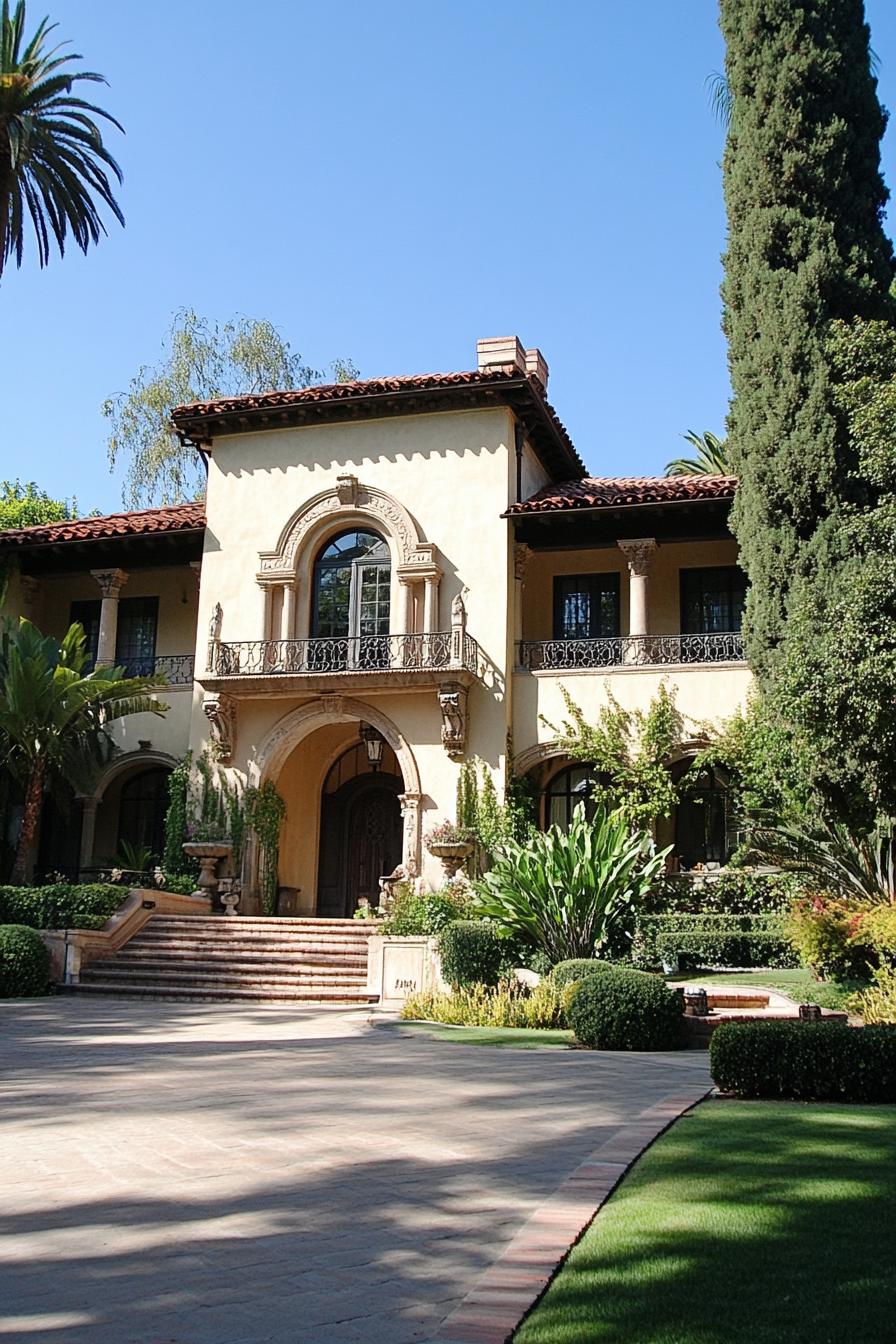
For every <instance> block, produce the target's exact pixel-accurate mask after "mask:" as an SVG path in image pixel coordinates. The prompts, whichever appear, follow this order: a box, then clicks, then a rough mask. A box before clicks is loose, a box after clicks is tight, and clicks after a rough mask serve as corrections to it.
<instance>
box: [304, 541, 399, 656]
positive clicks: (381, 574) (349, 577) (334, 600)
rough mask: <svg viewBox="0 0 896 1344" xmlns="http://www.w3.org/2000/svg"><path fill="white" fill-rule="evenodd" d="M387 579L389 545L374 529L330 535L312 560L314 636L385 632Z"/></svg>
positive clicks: (312, 629) (388, 575)
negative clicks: (314, 559) (329, 538)
mask: <svg viewBox="0 0 896 1344" xmlns="http://www.w3.org/2000/svg"><path fill="white" fill-rule="evenodd" d="M390 582H391V570H390V563H389V547H388V546H387V545H386V542H385V541H384V540H383V538H382V537H381V536H379V534H378V533H376V532H367V531H360V530H353V531H351V532H341V533H340V534H339V536H337V537H333V538H332V539H331V540H330V541H328V542H327V544H326V546H325V547H324V548H323V549H322V550H321V552H320V554H319V555H318V557H317V560H316V561H315V564H314V596H313V605H312V610H311V633H312V635H313V637H314V638H316V639H324V638H344V637H346V636H353V635H357V636H365V637H367V636H371V635H387V634H388V633H389V596H390Z"/></svg>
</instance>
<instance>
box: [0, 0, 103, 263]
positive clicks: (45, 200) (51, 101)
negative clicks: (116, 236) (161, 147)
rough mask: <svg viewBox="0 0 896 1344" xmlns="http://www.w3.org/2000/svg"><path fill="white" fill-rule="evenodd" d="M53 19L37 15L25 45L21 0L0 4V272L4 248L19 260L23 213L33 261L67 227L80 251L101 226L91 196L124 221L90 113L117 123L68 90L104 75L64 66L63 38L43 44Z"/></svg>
mask: <svg viewBox="0 0 896 1344" xmlns="http://www.w3.org/2000/svg"><path fill="white" fill-rule="evenodd" d="M56 27H58V25H57V24H51V23H50V21H49V19H42V20H41V22H40V23H39V24H38V27H37V31H36V32H35V34H34V36H33V37H32V38H31V40H30V42H28V43H27V45H26V43H25V0H18V3H17V4H16V6H15V9H14V10H13V12H12V14H10V11H9V0H2V4H0V275H2V274H3V270H4V268H5V265H6V262H7V261H8V260H9V258H10V257H11V256H13V255H14V256H15V259H16V265H17V266H21V264H22V252H23V248H24V239H25V221H26V217H27V216H30V218H31V224H32V227H33V229H34V233H35V237H36V239H37V253H38V257H39V259H40V264H41V266H46V264H47V262H48V261H49V259H50V239H51V235H52V237H54V238H55V239H56V244H57V246H58V248H59V254H60V256H61V255H62V254H63V253H64V251H65V241H66V237H67V236H68V234H69V233H71V236H72V237H73V238H74V240H75V242H76V243H77V245H78V247H80V249H81V251H82V252H86V251H87V249H88V247H89V246H90V244H91V243H96V242H98V241H99V236H100V233H105V232H106V227H105V225H104V224H103V221H102V219H101V218H100V215H99V212H98V210H97V202H96V198H97V197H99V198H100V200H102V201H104V202H105V204H106V205H107V206H108V207H109V209H110V210H111V211H112V213H113V214H114V215H115V218H116V219H117V220H118V221H119V223H120V224H124V216H123V214H122V213H121V210H120V208H119V206H118V203H117V201H116V200H115V197H114V196H113V194H112V185H111V183H110V174H111V176H113V177H115V178H116V179H117V180H118V181H119V182H121V180H122V178H121V169H120V168H119V166H118V164H117V163H116V162H115V160H114V159H113V158H112V155H111V154H110V153H109V151H108V149H106V147H105V145H104V144H103V137H102V135H101V134H100V130H99V127H98V126H97V123H96V120H95V118H97V117H102V118H103V119H104V120H106V121H109V122H111V123H112V125H113V126H117V127H118V129H119V130H121V129H122V127H121V126H120V125H119V123H118V122H117V121H116V120H115V118H114V117H112V116H110V115H109V113H108V112H104V111H103V110H102V108H100V107H95V106H94V105H93V103H86V102H84V100H83V99H81V98H75V97H72V96H71V95H72V87H73V85H74V84H75V83H76V82H77V81H78V80H93V81H95V82H99V83H100V84H105V83H106V80H105V79H103V76H102V75H98V74H95V73H94V72H93V71H92V70H79V71H78V72H77V73H73V72H72V71H71V70H70V69H68V68H67V67H69V66H70V65H71V64H72V62H73V61H80V60H81V59H82V58H81V57H80V56H78V55H76V54H74V53H71V54H68V55H60V53H61V51H62V48H63V46H67V45H68V44H67V43H62V44H61V45H59V46H54V47H49V46H48V44H47V38H48V37H49V34H50V33H51V32H52V31H53V29H54V28H56Z"/></svg>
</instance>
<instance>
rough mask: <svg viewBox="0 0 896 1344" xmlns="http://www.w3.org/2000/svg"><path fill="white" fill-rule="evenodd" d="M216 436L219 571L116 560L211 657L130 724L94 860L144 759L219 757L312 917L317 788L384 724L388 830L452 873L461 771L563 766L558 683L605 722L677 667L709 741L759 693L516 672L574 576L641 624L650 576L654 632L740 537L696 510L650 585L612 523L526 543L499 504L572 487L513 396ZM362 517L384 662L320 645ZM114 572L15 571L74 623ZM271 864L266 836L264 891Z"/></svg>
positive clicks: (429, 876)
mask: <svg viewBox="0 0 896 1344" xmlns="http://www.w3.org/2000/svg"><path fill="white" fill-rule="evenodd" d="M545 376H546V374H545ZM527 395H532V394H531V393H529V392H527ZM536 409H537V408H536ZM551 432H555V431H551ZM542 438H544V435H542ZM204 447H205V450H206V452H207V454H208V460H209V474H208V489H207V496H206V525H205V532H204V538H203V540H202V551H201V574H200V573H199V570H200V566H199V565H198V564H197V562H196V561H193V562H191V563H188V562H186V561H185V560H184V559H183V557H182V556H181V557H180V558H179V559H178V560H177V561H176V562H175V563H172V564H171V565H167V566H166V565H160V564H155V565H153V566H149V567H147V566H141V565H140V564H139V563H133V557H132V561H131V562H130V567H128V566H129V562H128V560H127V559H126V558H125V557H124V556H123V557H122V558H121V560H120V561H114V563H116V564H118V565H119V567H120V569H121V571H122V572H126V575H127V577H126V582H125V583H124V586H122V587H121V589H120V595H121V596H125V595H127V596H129V597H130V596H133V597H136V596H151V597H157V598H158V600H159V607H158V630H157V637H156V654H157V656H158V657H159V658H163V657H165V656H167V655H172V656H173V655H183V654H192V655H194V657H195V680H192V681H187V682H186V683H185V684H182V685H178V686H172V687H171V688H170V689H169V690H166V691H165V692H164V699H165V701H166V702H167V703H168V704H169V706H170V708H169V711H168V714H167V715H166V717H165V718H164V719H159V718H155V717H152V716H141V717H140V718H139V719H134V720H126V721H125V722H124V723H123V724H121V725H117V726H116V727H115V729H114V732H115V736H116V740H117V742H118V743H119V746H120V751H121V756H120V758H119V760H118V761H117V762H115V763H113V766H112V767H111V768H110V771H109V772H108V777H107V778H106V779H104V780H103V781H101V782H100V784H99V785H98V788H97V790H96V794H95V799H94V801H95V802H96V803H97V808H98V810H97V811H96V815H95V817H94V820H93V822H92V823H91V825H92V832H91V834H90V835H85V837H84V840H83V843H82V851H83V852H82V858H83V859H84V860H85V863H89V861H90V859H91V858H92V857H95V855H96V854H98V853H100V852H102V853H104V854H105V853H109V852H113V850H114V839H115V836H114V829H115V808H114V800H115V798H116V796H117V791H119V790H120V788H121V786H122V781H123V780H124V779H125V778H126V777H127V775H128V771H129V770H130V768H131V765H132V764H133V768H134V769H138V768H139V767H140V762H141V760H143V761H145V762H147V763H149V764H151V765H157V764H160V763H166V762H173V761H175V760H177V759H180V758H181V757H182V756H183V754H184V752H185V751H186V750H187V749H188V748H189V749H190V750H192V752H193V753H194V756H195V755H198V754H199V753H201V752H202V751H204V750H207V749H210V750H212V751H213V753H214V754H215V755H216V756H217V758H218V759H219V760H220V761H221V763H222V769H224V770H226V771H227V772H230V773H231V774H232V775H233V776H234V777H236V778H238V779H239V780H240V781H241V782H242V783H243V784H244V785H253V784H256V785H257V784H261V783H264V782H265V781H266V780H271V781H273V783H274V784H275V785H276V786H277V788H278V790H279V791H280V793H281V795H282V796H283V798H284V799H285V802H286V820H285V824H284V829H283V834H282V843H281V855H280V873H279V879H280V884H281V886H282V887H283V888H284V891H286V892H288V895H289V902H290V907H289V908H290V910H291V911H293V912H297V913H314V912H315V911H317V910H319V909H320V905H319V893H320V891H321V890H322V880H323V879H322V871H321V864H322V862H323V859H322V854H323V850H324V846H325V837H324V835H323V828H325V826H326V824H327V816H330V815H336V814H337V812H338V808H339V806H341V803H340V802H339V800H338V799H337V801H336V802H335V803H333V805H332V807H331V809H330V812H327V810H326V807H325V805H324V802H323V801H322V791H323V790H324V787H325V782H326V780H327V778H328V772H329V771H330V769H331V767H332V766H333V764H334V762H336V761H338V760H339V758H340V756H341V755H342V754H343V753H346V752H349V751H350V750H352V749H353V748H354V747H355V745H356V744H357V743H358V741H359V729H360V727H361V725H362V724H368V725H371V726H372V728H373V729H375V730H376V732H377V733H378V734H379V735H381V736H382V737H383V738H384V739H385V741H386V742H387V743H388V745H389V747H390V748H391V749H392V751H393V752H394V759H395V760H396V761H397V763H398V764H397V769H398V771H399V776H396V778H395V779H394V780H393V781H392V787H393V793H394V802H392V803H390V804H389V807H390V808H394V809H398V812H400V823H399V822H398V821H397V820H396V818H397V817H398V812H395V817H394V818H392V820H390V822H389V825H390V826H391V825H392V824H393V822H394V824H395V826H396V827H400V853H399V854H398V855H397V856H396V857H397V858H398V859H399V860H400V862H401V864H402V865H403V866H404V868H405V870H406V871H407V872H408V873H409V874H410V875H411V876H414V877H419V878H421V879H422V880H423V881H424V882H426V883H428V884H432V885H436V884H438V883H439V882H440V881H441V880H442V877H443V873H442V868H441V865H440V863H439V862H438V861H437V860H436V859H434V858H433V857H432V856H431V855H430V854H429V853H428V850H427V848H426V846H425V843H424V841H423V835H424V833H425V831H426V830H428V829H429V827H430V826H431V825H433V824H434V823H435V822H436V821H439V820H442V819H445V818H449V819H453V817H454V813H455V797H456V788H457V780H458V774H459V770H460V768H461V764H462V762H463V761H464V760H467V759H471V758H477V759H479V760H481V761H483V762H485V764H486V765H487V767H488V769H489V770H491V772H492V774H493V777H494V781H495V784H496V787H497V790H498V793H499V795H501V794H502V793H503V791H504V788H505V784H506V781H507V777H508V773H509V772H510V771H511V770H513V769H522V770H527V769H529V768H531V767H534V766H535V765H536V764H537V765H538V766H539V768H540V769H541V771H542V774H543V773H544V766H545V761H548V762H550V761H551V760H553V759H554V758H555V757H556V760H557V763H558V765H560V764H562V758H561V757H560V755H559V752H558V749H557V747H556V742H555V736H556V735H555V733H554V731H553V730H552V728H551V726H550V725H551V724H555V725H556V724H558V723H559V722H560V720H561V719H562V718H563V716H564V704H563V698H562V688H563V687H565V688H566V689H567V691H568V692H569V693H570V694H571V695H572V696H573V698H574V699H575V700H576V701H577V702H578V704H580V705H581V707H582V708H583V709H584V711H585V712H586V714H589V715H593V714H595V713H596V712H597V711H598V709H599V707H600V705H601V704H604V703H606V701H607V697H608V695H609V694H610V693H612V695H613V696H614V697H615V698H616V699H617V700H618V701H619V702H620V703H621V704H622V705H623V706H624V707H626V708H633V709H634V708H638V709H646V708H647V706H648V705H649V703H650V701H651V699H652V698H653V696H654V695H655V694H656V692H657V689H658V687H659V685H660V683H661V682H665V684H666V685H667V686H668V687H670V688H673V689H674V690H675V691H676V694H677V697H678V704H679V708H680V709H681V710H682V712H683V714H684V715H685V718H686V722H687V723H688V725H693V736H694V738H695V739H696V738H697V737H699V736H700V733H701V731H702V729H703V727H704V726H705V725H706V724H707V723H708V722H718V721H719V720H721V719H723V718H725V717H727V716H728V715H730V714H732V713H733V712H735V711H736V710H737V708H738V707H739V706H741V705H742V704H743V703H744V700H745V697H746V695H747V692H748V689H749V681H750V677H749V673H748V671H747V669H746V666H745V665H744V664H743V663H741V662H738V661H736V659H733V658H728V659H727V661H721V662H713V663H707V664H702V663H700V662H698V661H695V660H694V658H693V657H691V658H690V659H689V660H688V661H686V662H683V663H681V664H679V665H677V664H676V663H675V662H674V660H671V661H670V659H669V658H668V657H666V658H665V661H664V662H663V665H650V666H631V665H626V659H627V658H628V654H627V653H626V654H622V655H620V658H619V660H618V661H617V663H616V665H613V666H610V667H607V666H590V667H588V666H586V667H580V668H576V669H571V668H566V669H564V668H562V667H553V668H552V667H550V666H548V667H545V668H540V669H539V668H538V667H536V668H535V670H533V669H532V667H531V666H527V667H523V666H521V665H520V656H519V641H520V640H522V641H536V642H537V641H548V640H551V639H552V638H553V637H555V636H556V631H555V629H554V627H553V622H554V620H555V617H554V607H555V597H554V581H555V579H556V578H557V577H558V576H561V575H588V574H607V573H616V574H618V576H619V631H618V633H619V635H620V636H621V637H623V638H624V637H626V636H627V635H628V634H629V633H630V628H631V627H630V612H632V611H635V606H633V601H634V594H633V588H632V585H633V584H635V583H637V584H639V585H640V587H638V590H637V592H638V594H640V598H639V600H641V601H642V606H643V603H645V602H646V628H647V632H648V633H649V634H651V635H670V636H676V635H677V634H678V632H680V631H681V629H682V624H681V611H680V600H679V590H680V574H681V571H682V570H683V569H687V568H695V567H697V568H699V567H715V566H728V565H733V564H735V563H736V548H735V544H734V542H733V540H731V539H730V537H725V536H721V535H710V536H701V535H699V532H700V526H699V525H698V524H695V525H694V531H695V535H694V536H691V537H687V538H672V539H669V538H667V539H662V538H660V539H659V540H657V541H656V543H655V544H654V543H653V542H652V541H651V547H650V566H649V570H650V572H649V578H645V577H644V576H643V575H642V576H641V577H640V578H638V579H636V580H635V579H632V573H633V572H634V571H633V570H632V568H631V565H630V563H629V556H628V553H627V552H626V551H625V550H624V549H620V547H619V546H618V545H617V544H616V543H615V541H614V538H613V536H612V535H608V533H607V528H606V527H604V528H603V531H602V533H601V535H600V537H599V538H598V537H595V540H594V541H588V540H587V538H586V539H585V540H582V537H581V529H580V532H579V533H577V534H576V537H577V539H576V540H574V541H573V542H572V544H566V543H565V539H564V534H563V531H562V528H561V529H560V530H559V531H558V528H557V526H555V527H554V529H553V531H552V532H551V535H550V537H549V538H548V540H547V542H546V544H545V545H544V546H541V545H539V543H538V540H537V538H536V540H535V541H532V540H531V539H530V541H529V542H528V543H527V544H526V545H525V547H524V548H522V550H521V547H520V544H519V541H518V537H517V535H516V531H515V526H514V521H513V520H512V519H511V518H508V517H504V516H503V515H504V514H505V511H506V510H507V509H508V507H509V506H510V505H513V504H514V503H515V502H516V501H517V500H518V499H519V498H528V497H529V496H530V495H533V494H534V493H535V492H536V491H538V490H540V489H541V488H542V487H544V486H546V485H548V484H550V482H551V481H552V480H556V479H557V471H558V469H557V466H556V464H555V463H553V464H552V462H551V461H550V460H549V456H548V455H547V454H546V452H545V450H544V448H543V446H539V442H538V441H537V436H536V435H535V433H534V431H531V430H530V429H529V428H528V427H527V424H526V423H524V422H523V418H521V417H520V415H519V414H518V412H517V411H516V409H515V408H514V406H512V405H510V404H501V403H500V401H497V400H495V399H493V401H492V402H491V403H489V404H485V405H476V406H472V405H464V404H463V403H462V402H459V403H458V404H452V405H450V406H446V407H444V408H441V409H434V410H432V409H431V410H425V411H423V412H421V413H412V412H409V411H408V410H407V409H406V408H404V407H402V408H400V413H390V411H389V409H388V408H385V409H383V411H382V412H380V411H378V410H377V409H376V408H374V410H373V411H368V412H366V413H365V415H364V417H363V418H358V419H356V420H353V419H351V418H350V417H349V416H347V415H346V416H345V417H344V418H342V419H340V418H339V415H337V414H335V413H334V414H331V415H330V417H329V419H325V420H323V421H322V422H320V423H302V424H283V425H279V424H276V423H274V424H265V425H263V426H260V425H258V424H257V423H255V422H252V421H251V419H250V420H249V421H247V425H246V428H245V429H237V430H234V429H233V428H232V427H228V429H227V432H224V433H215V432H214V430H213V429H210V431H209V434H208V438H207V440H206V441H205V445H204ZM353 529H361V530H366V531H371V532H374V533H376V534H377V535H378V536H379V537H381V538H382V539H383V541H384V542H385V543H386V546H387V548H388V564H389V580H388V582H389V593H390V601H389V635H390V637H391V641H390V642H389V643H388V646H386V645H384V646H383V647H384V649H386V648H387V650H388V651H387V652H383V653H382V656H381V657H380V656H379V655H378V658H379V661H378V662H377V661H375V662H374V665H373V666H368V667H360V666H358V665H357V659H356V657H355V651H356V650H358V649H360V650H361V651H362V652H363V650H364V647H366V646H364V645H363V643H362V641H361V640H360V639H359V640H356V642H355V644H354V645H351V642H350V647H349V652H348V654H344V653H343V654H342V655H340V657H341V659H342V661H341V662H340V661H339V660H338V659H337V660H336V662H334V661H333V659H332V658H330V661H329V662H327V661H321V659H320V658H319V657H318V655H317V654H314V656H312V653H313V650H312V651H311V652H309V648H310V645H309V644H308V641H309V640H312V639H314V638H315V625H314V619H315V617H314V613H315V606H314V585H315V564H316V562H317V561H318V560H319V558H320V556H321V554H322V553H323V551H324V550H325V548H326V547H327V546H328V544H329V543H331V542H332V541H333V539H334V538H339V537H341V536H344V535H345V534H346V533H349V532H351V531H352V530H353ZM632 535H635V536H636V537H639V538H641V539H643V538H644V536H645V535H647V534H645V533H644V532H643V531H635V532H634V533H633V532H632V528H631V526H628V530H627V531H626V530H625V527H621V530H620V536H621V537H622V538H623V539H624V538H625V537H629V538H630V537H631V536H632ZM197 544H198V543H197ZM133 549H134V555H137V552H138V548H133ZM523 550H524V552H525V554H524V555H523V554H522V551H523ZM110 554H111V552H110ZM138 558H139V556H138ZM104 563H107V564H108V563H110V562H109V561H108V560H106V561H105V562H104ZM197 578H198V583H197ZM353 581H354V580H353ZM97 583H98V581H97V578H96V577H95V575H94V573H93V572H92V570H91V567H90V565H89V564H88V563H87V562H85V565H84V568H83V569H81V570H77V569H74V568H73V567H72V566H71V565H69V566H68V567H67V570H66V571H65V572H62V571H60V572H58V573H55V572H52V569H51V568H48V566H47V564H46V563H44V564H43V569H42V572H41V573H40V577H39V579H35V578H34V577H27V576H26V577H25V578H24V579H23V580H20V579H19V578H18V577H14V579H13V581H12V583H11V584H10V587H9V591H8V596H7V609H8V610H11V611H13V612H15V613H22V612H25V613H26V614H29V615H30V616H31V617H32V619H34V620H35V621H36V622H37V624H38V625H40V626H41V627H42V628H44V629H45V630H47V631H48V632H51V633H56V634H61V633H62V632H63V631H64V629H65V628H66V627H67V624H68V621H69V618H70V613H71V605H72V602H74V601H79V600H85V599H96V597H97V594H98V586H97ZM110 610H111V609H110ZM642 618H643V611H642V613H641V616H636V619H642ZM368 643H369V641H368ZM330 652H332V650H330ZM318 653H319V650H318ZM328 657H329V654H328ZM315 658H317V661H316V662H315ZM511 744H512V751H513V757H512V758H511V757H510V755H509V749H510V747H511ZM359 759H361V761H362V766H363V757H362V758H359ZM349 782H350V783H351V781H349ZM361 783H363V781H361ZM358 788H359V789H360V784H359V785H358ZM344 792H345V797H346V798H349V797H350V795H351V796H353V795H352V794H351V789H349V790H348V791H347V792H346V791H344ZM104 799H107V801H108V804H109V805H108V807H107V808H106V810H105V812H104V810H103V800H104ZM348 806H349V804H348V803H346V807H348ZM339 815H340V816H342V815H343V814H342V813H340V814H339ZM354 815H355V814H354V813H352V812H351V811H350V810H349V811H348V812H345V814H344V816H345V817H349V818H350V817H352V816H354ZM358 815H360V814H358ZM364 816H365V818H367V822H369V815H368V813H364ZM340 824H341V825H343V826H349V830H348V831H346V834H345V837H344V843H345V846H346V847H347V849H349V850H350V849H351V847H352V845H353V844H354V843H355V841H354V838H353V836H352V834H351V829H350V828H351V824H352V823H351V822H350V821H348V822H347V821H345V820H344V819H343V820H342V821H341V822H340ZM365 824H367V823H365ZM395 834H396V836H397V835H398V830H396V832H395ZM395 843H396V844H397V843H399V842H398V840H396V841H395ZM387 850H388V846H387ZM384 852H386V851H384ZM389 852H391V851H389ZM256 863H257V856H253V854H252V852H251V847H250V850H249V854H248V857H247V861H246V867H245V870H244V878H245V880H246V884H247V902H249V903H250V904H251V900H252V892H253V890H255V889H256V888H257V872H256V869H255V867H254V865H255V864H256Z"/></svg>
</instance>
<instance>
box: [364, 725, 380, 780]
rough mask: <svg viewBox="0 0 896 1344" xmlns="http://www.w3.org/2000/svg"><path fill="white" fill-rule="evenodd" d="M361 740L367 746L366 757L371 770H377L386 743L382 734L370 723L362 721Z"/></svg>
mask: <svg viewBox="0 0 896 1344" xmlns="http://www.w3.org/2000/svg"><path fill="white" fill-rule="evenodd" d="M361 741H362V742H363V743H364V745H365V747H366V748H367V759H368V761H369V762H370V768H371V770H379V768H380V766H381V765H382V763H383V747H384V746H385V745H386V743H385V741H384V740H383V737H382V735H381V734H380V733H378V732H377V730H376V728H374V727H373V726H372V725H371V724H369V723H362V724H361Z"/></svg>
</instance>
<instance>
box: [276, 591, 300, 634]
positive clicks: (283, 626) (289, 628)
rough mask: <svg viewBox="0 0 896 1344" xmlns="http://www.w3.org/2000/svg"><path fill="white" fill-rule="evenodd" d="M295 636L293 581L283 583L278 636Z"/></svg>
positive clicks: (294, 592)
mask: <svg viewBox="0 0 896 1344" xmlns="http://www.w3.org/2000/svg"><path fill="white" fill-rule="evenodd" d="M295 637H296V586H295V584H294V583H285V584H284V585H283V609H282V612H281V615H280V638H281V639H295Z"/></svg>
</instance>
